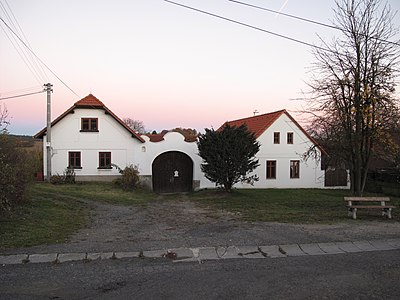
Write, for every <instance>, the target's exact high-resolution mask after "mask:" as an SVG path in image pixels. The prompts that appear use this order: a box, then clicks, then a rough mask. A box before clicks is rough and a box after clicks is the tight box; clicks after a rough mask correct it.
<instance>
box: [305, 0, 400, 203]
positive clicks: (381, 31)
mask: <svg viewBox="0 0 400 300" xmlns="http://www.w3.org/2000/svg"><path fill="white" fill-rule="evenodd" d="M335 3H336V9H335V10H334V12H335V25H336V27H338V28H340V29H341V35H340V37H337V38H335V39H334V40H333V41H332V42H331V43H328V42H324V41H322V42H323V44H324V48H326V49H328V50H329V51H326V50H322V49H321V48H317V49H316V50H314V53H313V54H314V57H315V62H314V64H313V73H312V74H313V75H312V77H311V80H310V83H309V85H310V87H311V90H312V95H313V96H312V97H311V98H310V99H309V110H310V111H311V112H312V113H313V116H314V117H313V123H312V126H311V127H313V128H314V133H316V134H319V135H320V137H321V138H325V139H328V140H329V139H331V141H332V142H333V144H334V145H335V146H336V147H337V151H338V152H337V153H334V155H337V154H338V153H339V154H340V159H342V160H344V162H345V163H346V165H347V167H349V168H350V178H351V189H352V192H353V194H355V195H361V194H362V193H363V190H364V188H365V183H366V178H367V172H368V166H369V163H370V160H371V157H372V156H373V155H374V153H375V149H376V147H375V146H376V145H380V146H383V145H384V144H387V145H389V144H390V138H389V137H390V135H389V134H388V133H389V131H390V129H391V128H394V123H395V122H396V121H397V119H398V112H399V102H398V100H397V99H395V98H394V97H395V94H394V92H395V85H396V84H395V83H396V82H395V79H396V75H398V69H397V68H398V67H399V43H398V40H397V41H396V40H395V38H396V36H397V34H398V29H396V28H394V26H393V17H394V14H393V13H392V12H391V10H390V7H389V6H388V5H387V4H382V3H381V1H380V0H336V1H335Z"/></svg>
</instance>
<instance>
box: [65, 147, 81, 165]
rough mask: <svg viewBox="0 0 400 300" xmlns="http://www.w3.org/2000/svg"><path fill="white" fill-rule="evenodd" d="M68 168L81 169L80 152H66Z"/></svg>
mask: <svg viewBox="0 0 400 300" xmlns="http://www.w3.org/2000/svg"><path fill="white" fill-rule="evenodd" d="M68 168H71V169H82V165H81V153H80V152H75V151H73V152H72V151H71V152H68Z"/></svg>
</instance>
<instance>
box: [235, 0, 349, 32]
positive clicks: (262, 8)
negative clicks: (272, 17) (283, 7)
mask: <svg viewBox="0 0 400 300" xmlns="http://www.w3.org/2000/svg"><path fill="white" fill-rule="evenodd" d="M228 1H229V2H234V3H237V4H241V5H245V6H249V7H252V8H257V9H261V10H265V11H268V12H271V13H274V14H278V15H282V16H285V17H289V18H293V19H297V20H300V21H304V22H308V23H313V24H316V25H320V26H325V27H329V28H332V29H337V30H341V29H340V28H339V27H336V26H334V25H329V24H326V23H322V22H318V21H314V20H311V19H306V18H302V17H298V16H295V15H290V14H286V13H283V12H281V11H277V10H273V9H269V8H265V7H261V6H258V5H254V4H250V3H245V2H241V1H236V0H228Z"/></svg>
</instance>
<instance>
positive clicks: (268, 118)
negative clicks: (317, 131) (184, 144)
mask: <svg viewBox="0 0 400 300" xmlns="http://www.w3.org/2000/svg"><path fill="white" fill-rule="evenodd" d="M283 114H285V115H286V116H288V117H289V119H290V120H292V122H293V123H294V124H296V126H297V127H298V128H299V129H300V130H301V131H302V132H303V133H304V134H305V135H306V136H307V137H308V138H309V139H310V141H311V142H312V143H314V145H316V146H317V147H318V149H320V150H321V152H323V153H324V154H326V152H325V150H324V149H323V148H322V147H321V146H320V145H319V144H318V143H317V141H315V140H314V138H313V137H312V136H311V135H309V134H308V133H307V132H306V131H305V130H304V128H303V127H301V126H300V124H299V123H297V121H296V120H295V119H294V118H293V117H292V116H291V115H290V114H289V113H288V112H287V111H286V110H285V109H282V110H278V111H275V112H271V113H267V114H263V115H258V116H254V117H248V118H243V119H238V120H233V121H227V122H225V123H224V124H223V125H222V126H221V127H220V128H218V131H219V130H222V128H223V127H224V126H226V125H229V126H231V127H239V126H241V125H243V124H244V125H246V126H247V129H248V130H249V131H250V132H253V133H254V134H255V136H256V138H259V137H260V136H261V135H262V134H263V133H264V132H265V131H266V130H267V129H268V128H269V127H270V126H271V125H272V124H273V123H274V122H275V121H276V120H277V119H278V118H279V117H280V116H281V115H283Z"/></svg>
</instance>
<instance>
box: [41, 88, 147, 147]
mask: <svg viewBox="0 0 400 300" xmlns="http://www.w3.org/2000/svg"><path fill="white" fill-rule="evenodd" d="M76 108H92V109H103V110H104V111H105V113H106V114H109V115H110V116H111V117H112V118H114V120H116V121H117V122H118V123H119V124H121V126H122V127H124V128H125V129H126V130H128V131H129V133H131V134H132V137H134V138H136V139H138V140H139V141H140V142H142V143H144V140H143V139H142V138H141V137H140V135H139V134H138V133H136V132H135V131H133V130H132V129H131V128H130V127H129V126H128V125H126V124H125V122H124V121H122V120H121V119H120V118H118V116H117V115H116V114H114V113H113V112H112V111H111V110H110V109H109V108H108V107H107V106H105V105H104V104H103V102H101V101H100V100H99V99H97V98H96V97H95V96H93V95H92V94H89V95H87V96H86V97H84V98H82V99H81V100H79V101H77V102H75V103H74V105H72V106H71V107H70V108H69V109H67V110H66V111H65V112H64V113H63V114H61V115H60V116H58V117H57V118H56V119H54V120H53V122H51V127H53V126H54V125H56V124H57V123H58V122H60V121H61V120H62V119H63V118H64V117H65V116H67V115H68V114H70V113H73V111H74V109H76ZM46 131H47V128H46V127H45V128H43V129H42V130H41V131H39V132H38V133H36V134H35V136H34V137H35V138H43V136H44V135H45V134H46Z"/></svg>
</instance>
